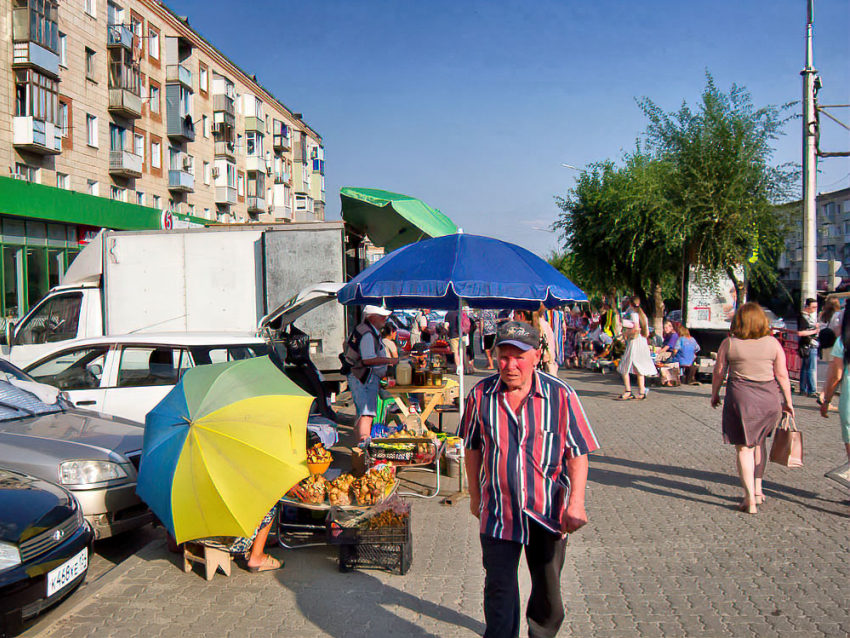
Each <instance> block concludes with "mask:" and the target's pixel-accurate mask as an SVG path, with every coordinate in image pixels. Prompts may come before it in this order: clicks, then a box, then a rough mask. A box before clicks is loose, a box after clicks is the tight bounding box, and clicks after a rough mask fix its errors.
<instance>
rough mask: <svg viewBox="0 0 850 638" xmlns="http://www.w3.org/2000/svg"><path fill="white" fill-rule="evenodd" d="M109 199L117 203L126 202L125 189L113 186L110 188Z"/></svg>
mask: <svg viewBox="0 0 850 638" xmlns="http://www.w3.org/2000/svg"><path fill="white" fill-rule="evenodd" d="M109 198H110V199H112V200H113V201H116V202H121V201H124V189H123V188H118V187H117V186H111V187H110V188H109Z"/></svg>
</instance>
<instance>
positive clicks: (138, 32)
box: [130, 15, 145, 53]
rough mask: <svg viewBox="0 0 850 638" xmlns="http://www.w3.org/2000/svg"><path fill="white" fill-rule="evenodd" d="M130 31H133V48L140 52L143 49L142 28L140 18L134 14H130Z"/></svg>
mask: <svg viewBox="0 0 850 638" xmlns="http://www.w3.org/2000/svg"><path fill="white" fill-rule="evenodd" d="M130 31H132V32H133V48H134V49H138V50H139V52H140V53H141V52H142V51H144V49H145V47H144V39H143V38H142V33H143V32H144V29H143V28H142V19H141V18H140V17H138V16H136V15H131V16H130Z"/></svg>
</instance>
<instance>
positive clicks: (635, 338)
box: [617, 295, 658, 401]
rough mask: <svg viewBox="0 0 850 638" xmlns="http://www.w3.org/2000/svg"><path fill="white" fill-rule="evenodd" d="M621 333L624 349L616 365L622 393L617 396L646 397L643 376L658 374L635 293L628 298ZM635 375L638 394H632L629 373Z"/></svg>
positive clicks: (638, 300) (641, 398)
mask: <svg viewBox="0 0 850 638" xmlns="http://www.w3.org/2000/svg"><path fill="white" fill-rule="evenodd" d="M623 334H624V335H625V337H626V351H625V353H624V354H623V358H622V359H621V360H620V365H619V366H618V367H617V372H619V373H620V376H622V377H623V386H624V390H623V394H621V395H620V396H619V397H617V399H618V400H620V401H627V400H629V399H638V400H640V401H642V400H644V399H646V385H645V381H644V377H654V376H656V375H657V374H658V370H656V369H655V363H653V361H652V354H651V353H650V351H649V343H648V342H647V340H646V339H647V337H648V336H649V322H648V321H647V319H646V315H645V314H644V313H643V310H641V307H640V298H639V297H638V296H637V295H635V296H634V297H632V298H631V299H630V300H629V307H628V310H627V311H626V312H625V316H624V318H623ZM631 374H634V375H635V376H636V377H637V383H638V395H637V396H635V395H633V394H632V380H631V378H630V375H631Z"/></svg>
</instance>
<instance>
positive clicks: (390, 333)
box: [381, 321, 398, 359]
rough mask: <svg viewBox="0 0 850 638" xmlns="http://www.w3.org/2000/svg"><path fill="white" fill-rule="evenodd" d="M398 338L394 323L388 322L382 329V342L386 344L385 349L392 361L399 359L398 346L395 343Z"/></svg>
mask: <svg viewBox="0 0 850 638" xmlns="http://www.w3.org/2000/svg"><path fill="white" fill-rule="evenodd" d="M397 336H398V331H397V330H396V327H395V325H393V323H392V322H389V321H388V322H387V323H385V324H384V327H383V328H381V341H383V342H384V348H385V349H386V351H387V356H388V357H390V358H392V359H398V345H397V344H396V342H395V339H396V337H397Z"/></svg>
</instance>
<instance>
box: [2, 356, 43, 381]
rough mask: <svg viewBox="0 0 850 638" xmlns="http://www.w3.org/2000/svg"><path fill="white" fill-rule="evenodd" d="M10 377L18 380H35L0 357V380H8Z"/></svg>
mask: <svg viewBox="0 0 850 638" xmlns="http://www.w3.org/2000/svg"><path fill="white" fill-rule="evenodd" d="M10 379H17V380H18V381H35V379H33V378H32V377H31V376H30V375H28V374H27V373H26V372H24V371H23V370H21V369H20V368H18V367H16V366H13V365H12V364H11V363H9V362H8V361H4V360H3V359H0V381H8V380H10Z"/></svg>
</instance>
